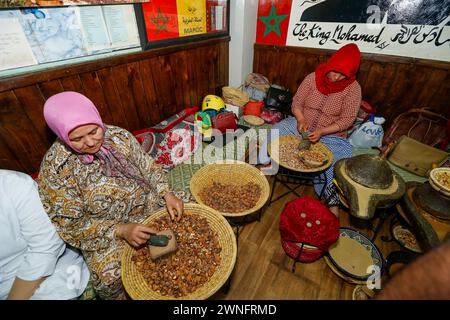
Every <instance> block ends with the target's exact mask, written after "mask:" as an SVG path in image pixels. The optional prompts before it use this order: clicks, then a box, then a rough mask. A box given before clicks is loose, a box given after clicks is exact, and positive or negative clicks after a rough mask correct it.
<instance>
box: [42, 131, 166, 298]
mask: <svg viewBox="0 0 450 320" xmlns="http://www.w3.org/2000/svg"><path fill="white" fill-rule="evenodd" d="M105 139H108V140H109V141H111V142H112V146H113V147H114V148H116V149H117V150H119V151H120V152H121V153H122V154H123V155H124V156H125V157H126V158H127V159H128V161H130V162H131V163H133V164H135V165H136V166H137V167H138V168H139V171H140V173H141V174H142V175H143V177H145V179H146V180H147V181H148V182H150V185H151V186H152V188H150V189H148V190H145V189H144V188H143V187H141V186H140V185H139V184H138V183H137V182H136V181H135V180H133V179H130V178H125V177H109V176H105V175H104V174H103V173H102V168H101V166H100V161H99V160H98V159H95V160H94V161H93V162H92V163H90V164H84V163H83V162H82V161H81V160H80V159H79V158H78V156H77V155H76V154H75V153H74V152H73V151H72V150H71V149H70V148H68V147H67V146H66V145H65V144H64V143H63V142H62V141H61V140H59V139H57V141H56V142H55V143H54V144H53V145H52V146H51V147H50V149H49V150H48V151H47V153H46V155H45V157H44V160H43V162H42V164H41V170H40V173H39V194H40V197H41V200H42V203H43V205H44V208H45V210H46V211H47V213H48V215H49V216H50V219H51V220H52V222H53V223H54V224H55V225H56V228H57V231H58V233H59V235H60V236H61V238H62V239H63V240H64V241H66V242H67V243H69V244H70V245H72V246H74V247H76V248H79V249H80V250H81V251H82V253H83V256H84V258H85V259H86V262H87V264H88V266H89V269H90V271H91V275H92V281H93V283H94V287H95V289H96V291H97V293H98V294H99V296H100V298H102V299H121V298H124V297H125V292H124V289H123V285H122V281H121V257H122V249H123V248H124V244H125V242H124V241H123V240H120V239H118V238H117V237H116V236H115V230H116V226H117V225H118V224H121V223H140V222H142V221H143V220H145V219H146V218H147V217H148V216H149V215H150V214H151V213H152V212H154V211H155V210H157V209H159V208H161V206H163V205H164V199H163V196H164V195H165V194H166V193H167V192H168V191H169V185H168V182H167V178H166V175H165V173H164V172H163V171H162V169H161V168H160V167H159V166H158V165H157V164H155V163H154V161H153V159H152V158H150V156H149V155H148V154H146V153H145V152H144V151H143V149H142V148H141V146H140V144H139V143H138V142H137V140H136V139H135V138H134V137H133V136H132V135H131V134H130V133H129V132H128V131H126V130H124V129H121V128H118V127H114V126H107V130H106V132H105Z"/></svg>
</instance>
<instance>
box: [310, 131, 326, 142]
mask: <svg viewBox="0 0 450 320" xmlns="http://www.w3.org/2000/svg"><path fill="white" fill-rule="evenodd" d="M322 134H323V133H322V130H315V131H313V132H311V133H310V134H308V138H309V140H311V142H314V143H315V142H317V141H319V140H320V138H321V137H322Z"/></svg>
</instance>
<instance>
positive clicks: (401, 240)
mask: <svg viewBox="0 0 450 320" xmlns="http://www.w3.org/2000/svg"><path fill="white" fill-rule="evenodd" d="M392 236H393V237H394V239H395V241H397V243H398V244H399V245H400V246H401V247H403V248H405V249H407V250H410V251H412V252H416V253H421V252H422V250H421V249H420V246H419V243H418V241H417V239H416V237H415V236H414V234H413V233H412V232H411V231H410V230H409V229H408V228H405V227H404V226H402V225H401V224H396V225H394V226H393V227H392Z"/></svg>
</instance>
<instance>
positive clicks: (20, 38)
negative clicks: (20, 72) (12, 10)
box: [0, 19, 37, 70]
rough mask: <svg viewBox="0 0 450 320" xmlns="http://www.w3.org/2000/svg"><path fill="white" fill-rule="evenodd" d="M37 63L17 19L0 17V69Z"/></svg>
mask: <svg viewBox="0 0 450 320" xmlns="http://www.w3.org/2000/svg"><path fill="white" fill-rule="evenodd" d="M34 64H37V61H36V59H35V58H34V55H33V52H32V51H31V47H30V45H29V44H28V41H27V38H26V37H25V34H24V32H23V30H22V26H21V25H20V22H19V20H18V19H0V70H6V69H12V68H19V67H25V66H29V65H34Z"/></svg>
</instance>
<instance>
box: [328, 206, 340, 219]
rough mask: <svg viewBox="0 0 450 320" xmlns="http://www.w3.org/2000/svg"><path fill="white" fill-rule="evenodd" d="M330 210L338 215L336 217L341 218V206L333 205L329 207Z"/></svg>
mask: <svg viewBox="0 0 450 320" xmlns="http://www.w3.org/2000/svg"><path fill="white" fill-rule="evenodd" d="M329 209H330V211H331V212H332V213H333V214H334V215H335V216H336V218H339V207H338V206H333V207H330V208H329Z"/></svg>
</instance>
